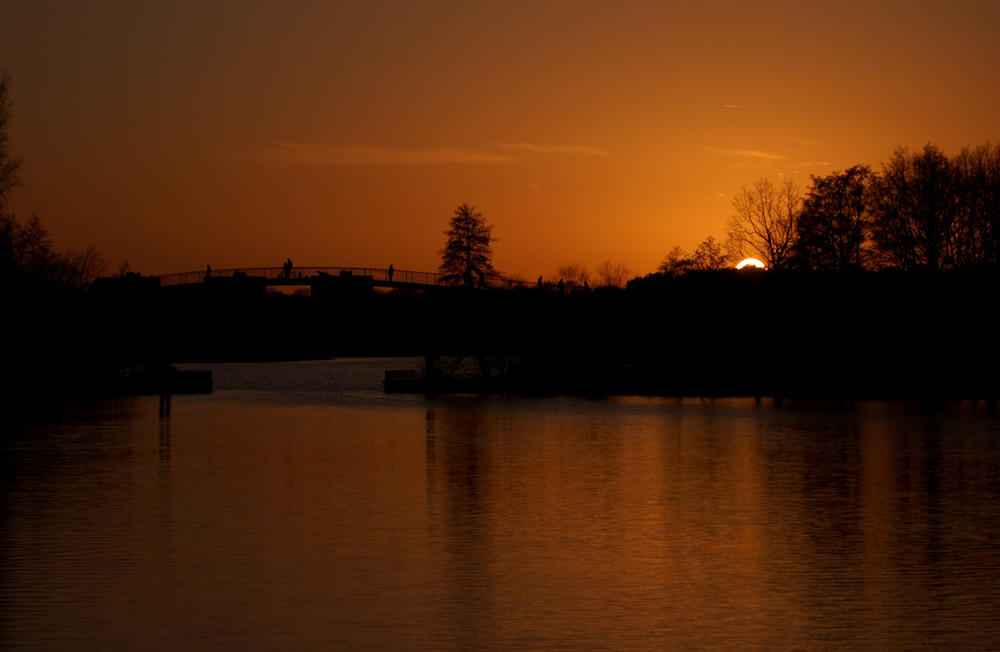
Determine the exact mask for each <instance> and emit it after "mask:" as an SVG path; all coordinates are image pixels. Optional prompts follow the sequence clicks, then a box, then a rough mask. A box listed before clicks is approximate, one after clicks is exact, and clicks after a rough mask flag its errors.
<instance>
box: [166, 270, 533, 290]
mask: <svg viewBox="0 0 1000 652" xmlns="http://www.w3.org/2000/svg"><path fill="white" fill-rule="evenodd" d="M342 272H343V273H345V275H346V274H350V275H351V276H368V277H371V278H372V280H373V281H376V282H379V283H387V282H389V270H388V269H382V268H378V267H293V268H292V272H291V275H290V277H286V275H285V269H284V268H283V267H234V268H232V269H213V270H212V278H218V277H223V278H233V277H236V276H244V277H248V278H264V279H267V280H275V281H278V280H280V281H284V282H285V283H288V284H294V283H295V281H296V280H301V281H302V284H303V285H305V284H307V283H308V281H309V279H310V277H317V276H324V275H329V276H340V275H341V273H342ZM159 279H160V287H168V286H172V285H190V284H194V283H203V282H204V281H205V272H204V271H201V272H180V273H178V274H161V275H160V276H159ZM392 282H393V283H409V284H413V285H439V284H440V282H441V275H440V274H437V273H435V272H417V271H413V270H407V269H393V274H392ZM535 285H536V284H535V283H534V282H530V281H525V280H523V279H517V278H515V279H509V278H491V279H490V280H489V286H490V287H492V288H501V289H504V290H512V289H514V288H521V287H529V288H531V287H535Z"/></svg>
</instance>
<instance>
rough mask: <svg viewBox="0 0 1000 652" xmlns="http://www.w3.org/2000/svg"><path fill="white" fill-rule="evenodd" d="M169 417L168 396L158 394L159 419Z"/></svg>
mask: <svg viewBox="0 0 1000 652" xmlns="http://www.w3.org/2000/svg"><path fill="white" fill-rule="evenodd" d="M169 416H170V394H160V418H161V419H162V418H163V417H169Z"/></svg>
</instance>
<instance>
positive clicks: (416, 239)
mask: <svg viewBox="0 0 1000 652" xmlns="http://www.w3.org/2000/svg"><path fill="white" fill-rule="evenodd" d="M203 4H209V5H210V6H207V7H206V6H203ZM998 28H1000V2H964V1H961V0H960V1H953V2H921V1H914V0H910V1H907V2H879V1H870V0H869V1H865V2H854V1H848V2H823V3H819V2H726V1H718V2H711V1H709V2H683V3H682V2H614V3H612V2H586V1H581V0H576V1H574V2H543V1H542V2H540V1H533V2H523V3H521V2H496V3H479V2H468V1H465V2H378V1H372V2H368V1H366V2H308V1H299V0H292V1H286V2H281V3H264V2H255V1H241V2H217V3H203V2H189V1H187V0H174V1H172V2H133V1H128V2H46V1H34V0H33V1H31V2H26V1H13V2H12V1H7V0H0V67H6V68H7V69H8V71H9V72H10V74H11V75H12V78H13V85H12V98H13V102H14V106H13V110H14V113H15V118H14V120H13V122H12V123H11V126H10V132H9V134H10V144H11V147H12V150H13V152H14V153H15V154H21V155H23V156H24V166H23V168H22V177H23V180H24V186H23V187H22V188H20V189H18V190H16V191H15V193H14V195H13V198H12V202H11V207H12V208H13V210H15V211H16V212H17V214H18V215H19V216H20V217H21V218H25V217H27V216H29V215H30V214H31V213H32V212H37V213H38V215H39V217H41V218H42V220H43V222H44V223H45V224H46V226H47V227H48V228H49V229H50V230H51V231H52V232H53V234H54V236H55V244H56V245H57V246H58V247H60V248H65V247H75V248H80V247H83V246H85V245H86V244H87V243H93V244H95V245H96V246H97V247H98V249H99V250H100V251H101V252H102V253H103V254H104V255H105V257H106V258H107V259H108V260H109V262H110V263H111V265H112V269H113V268H114V267H116V266H117V265H118V263H120V262H121V261H122V260H124V259H129V260H130V262H131V265H132V267H133V269H136V270H138V271H141V272H143V273H146V274H150V273H155V274H159V273H167V272H174V271H185V270H198V269H204V267H205V265H206V264H208V263H210V264H211V265H212V267H213V268H216V269H220V268H227V267H255V266H280V265H281V263H282V262H283V261H284V260H285V258H287V257H291V258H292V260H293V261H294V262H295V264H296V265H329V266H371V267H386V266H388V265H389V264H390V263H392V264H393V265H395V267H396V268H398V269H416V270H434V269H436V268H437V265H438V256H437V252H438V250H439V249H440V248H441V246H442V245H443V243H444V235H443V231H444V229H445V228H446V226H447V221H448V218H449V217H450V216H451V214H452V212H453V211H454V209H455V207H456V205H458V204H459V203H462V202H468V203H471V204H474V205H475V206H476V207H477V208H478V209H479V210H481V211H482V212H483V214H484V216H485V217H486V219H487V220H488V221H489V222H490V223H492V224H494V225H496V229H495V231H494V235H495V236H496V237H498V238H499V240H500V241H499V242H498V243H497V244H496V245H495V247H494V251H495V254H496V266H497V268H498V269H500V270H502V271H504V272H508V273H514V272H520V273H522V274H524V275H525V276H526V277H528V278H529V279H533V278H534V277H536V276H537V275H538V274H544V275H546V276H549V275H552V274H554V273H555V269H556V267H557V266H558V265H559V264H562V263H566V262H581V263H584V264H586V265H587V266H588V267H589V268H591V269H592V268H593V267H595V266H596V265H597V264H599V263H600V262H601V261H603V260H605V259H611V260H612V261H615V262H618V261H621V262H625V263H627V264H628V265H629V266H630V267H631V268H632V269H633V270H635V271H636V272H640V273H645V272H649V271H652V270H653V269H655V267H656V265H657V264H658V263H659V261H660V260H661V259H662V258H663V257H664V255H665V254H666V253H667V251H669V249H670V248H671V247H673V246H674V245H681V246H683V247H685V248H687V249H691V248H693V247H694V246H695V245H696V244H697V243H698V242H700V241H701V240H702V239H703V238H704V237H706V236H708V235H714V236H715V237H716V238H717V239H722V238H723V237H724V229H725V221H726V218H727V217H728V215H729V214H730V210H731V201H732V196H733V195H734V194H735V193H736V192H737V191H738V190H739V188H740V186H741V185H744V184H749V183H751V182H752V181H753V180H754V179H756V178H758V177H760V176H761V175H766V176H769V177H771V178H774V179H778V178H779V174H780V175H784V176H785V177H789V176H791V177H793V178H795V179H796V180H797V181H798V182H799V184H800V186H802V187H805V186H807V185H808V183H809V175H810V174H826V173H828V172H830V171H833V170H837V169H843V168H845V167H848V166H850V165H854V164H857V163H868V164H871V165H873V166H874V167H876V168H877V167H878V166H879V163H880V161H886V160H888V158H889V157H890V156H891V154H892V152H893V150H894V149H895V148H896V147H897V146H900V145H902V146H907V147H910V148H920V147H922V146H923V145H924V144H925V143H927V142H933V143H935V144H936V145H938V146H939V147H941V148H942V149H943V150H944V151H945V153H946V154H948V155H952V154H954V153H956V152H957V151H958V150H959V148H961V147H962V146H963V145H977V144H981V143H983V142H985V141H986V140H993V141H996V140H998V139H1000V101H998V100H1000V38H998V37H997V30H998Z"/></svg>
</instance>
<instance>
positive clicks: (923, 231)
mask: <svg viewBox="0 0 1000 652" xmlns="http://www.w3.org/2000/svg"><path fill="white" fill-rule="evenodd" d="M952 185H953V174H952V169H951V165H950V164H949V161H948V158H947V157H946V156H945V155H944V154H943V153H942V152H941V150H939V149H938V148H937V147H935V146H933V145H931V144H927V145H926V146H924V150H923V151H922V152H920V153H918V154H910V152H909V150H907V149H906V148H904V147H900V148H899V149H897V150H896V152H895V153H894V154H893V156H892V159H890V161H889V163H888V164H885V165H883V166H882V174H881V175H879V177H878V181H877V183H875V184H874V186H873V193H872V198H873V201H872V212H873V217H874V220H873V228H872V233H873V236H874V241H875V246H876V249H877V251H878V253H879V254H880V257H881V261H880V262H881V263H882V264H883V265H886V266H889V267H896V268H899V269H904V270H905V269H913V268H915V267H918V266H926V267H927V268H929V269H941V268H944V267H950V266H952V264H953V263H954V261H955V253H956V252H955V245H956V241H955V238H954V237H953V236H954V232H953V227H954V224H955V212H956V211H955V201H954V197H953V192H952Z"/></svg>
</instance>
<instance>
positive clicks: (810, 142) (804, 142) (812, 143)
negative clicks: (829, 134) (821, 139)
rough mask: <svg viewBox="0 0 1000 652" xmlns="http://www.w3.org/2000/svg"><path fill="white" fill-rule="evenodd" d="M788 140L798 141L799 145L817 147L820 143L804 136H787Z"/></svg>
mask: <svg viewBox="0 0 1000 652" xmlns="http://www.w3.org/2000/svg"><path fill="white" fill-rule="evenodd" d="M788 140H790V141H792V142H793V143H798V144H799V145H809V146H810V147H818V146H819V145H821V144H822V143H817V142H816V141H814V140H806V139H805V138H789V139H788Z"/></svg>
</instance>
